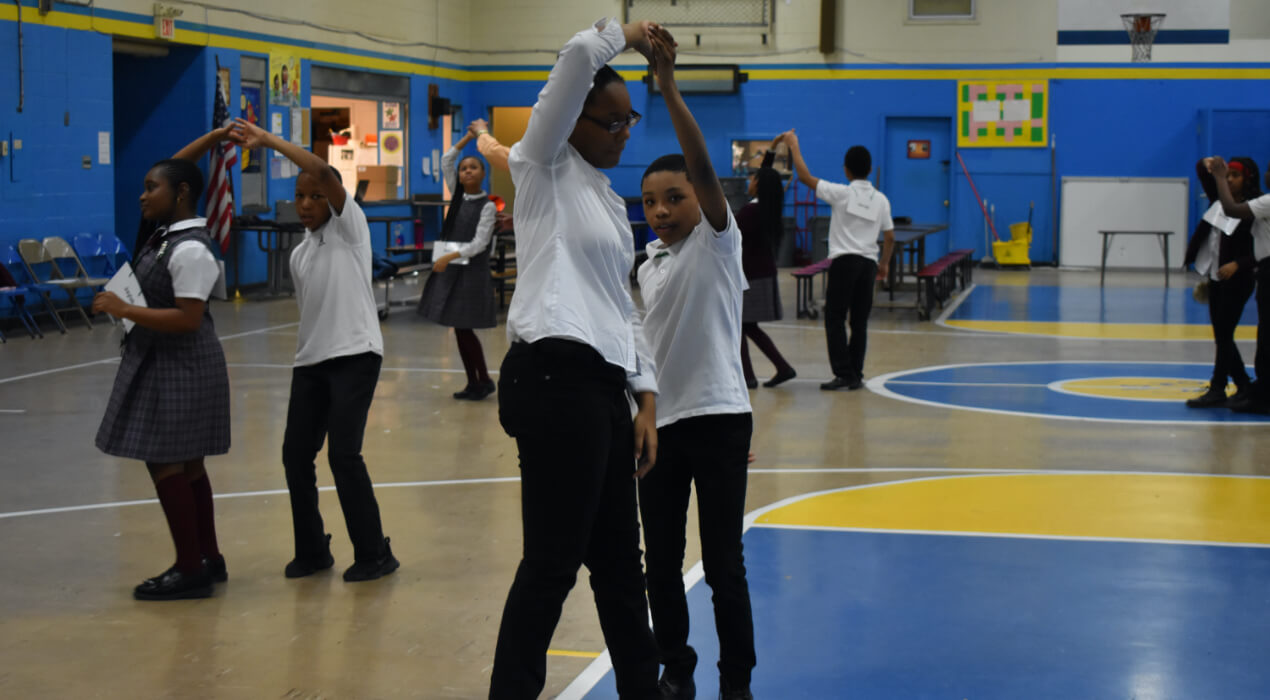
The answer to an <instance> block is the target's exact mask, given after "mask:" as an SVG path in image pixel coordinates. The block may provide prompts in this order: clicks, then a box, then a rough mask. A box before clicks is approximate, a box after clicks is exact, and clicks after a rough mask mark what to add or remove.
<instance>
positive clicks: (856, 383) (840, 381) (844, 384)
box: [820, 377, 864, 391]
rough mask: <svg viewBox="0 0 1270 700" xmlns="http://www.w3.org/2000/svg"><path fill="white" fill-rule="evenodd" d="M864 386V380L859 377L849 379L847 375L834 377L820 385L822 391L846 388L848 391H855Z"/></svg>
mask: <svg viewBox="0 0 1270 700" xmlns="http://www.w3.org/2000/svg"><path fill="white" fill-rule="evenodd" d="M863 386H864V382H862V381H860V380H859V379H847V378H846V377H834V378H833V379H830V380H829V381H827V382H825V383H824V384H821V385H820V389H821V390H822V391H837V390H839V389H846V390H847V391H855V390H856V389H859V388H861V387H863Z"/></svg>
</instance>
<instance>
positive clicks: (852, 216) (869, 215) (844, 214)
mask: <svg viewBox="0 0 1270 700" xmlns="http://www.w3.org/2000/svg"><path fill="white" fill-rule="evenodd" d="M780 141H784V142H785V143H787V144H788V145H789V152H790V155H792V156H793V159H794V168H795V170H797V171H798V179H799V180H801V181H802V183H803V184H804V185H807V186H808V187H810V188H812V189H813V190H815V191H816V196H817V197H819V198H821V199H823V200H825V201H826V202H828V203H829V204H830V206H832V207H833V210H832V213H831V214H830V216H829V257H830V258H832V259H833V263H832V264H831V265H830V267H829V285H828V289H827V290H826V291H825V339H826V340H827V341H828V344H829V365H830V366H831V367H832V368H833V379H831V380H829V381H828V382H825V383H824V384H821V385H820V388H821V389H824V390H826V391H835V390H837V389H841V388H844V387H845V388H846V389H848V390H855V389H859V388H860V387H862V386H864V351H865V348H866V347H867V346H868V343H869V313H870V312H871V311H872V310H873V283H874V281H875V280H876V279H877V276H878V273H879V272H880V273H881V274H882V275H883V276H885V275H886V273H887V266H888V263H889V262H890V260H891V249H892V248H893V247H894V245H895V224H894V223H893V222H892V221H891V202H890V200H888V199H887V198H886V195H884V194H882V193H881V192H879V191H877V190H876V189H874V188H873V184H872V183H870V182H869V180H868V177H869V171H870V170H872V169H873V157H872V156H871V155H869V149H867V148H865V147H864V146H852V147H851V148H849V149H847V155H846V157H845V158H844V159H843V164H842V165H843V170H844V171H845V172H846V175H847V181H848V182H849V183H850V184H847V185H841V184H838V183H836V182H829V181H827V180H821V179H820V178H818V177H816V176H814V175H812V174H811V171H809V170H808V169H807V163H806V162H804V161H803V154H802V151H801V149H799V147H798V136H797V135H796V134H795V133H794V130H793V129H790V130H789V131H786V132H785V133H783V134H781V135H780V136H778V137H777V140H776V141H774V142H773V144H772V145H773V146H775V145H776V143H779V142H780ZM879 234H882V235H883V236H884V240H883V243H882V257H881V260H880V261H879V259H878V235H879ZM848 319H850V322H851V340H850V342H848V341H847V329H846V327H845V324H846V322H847V321H848Z"/></svg>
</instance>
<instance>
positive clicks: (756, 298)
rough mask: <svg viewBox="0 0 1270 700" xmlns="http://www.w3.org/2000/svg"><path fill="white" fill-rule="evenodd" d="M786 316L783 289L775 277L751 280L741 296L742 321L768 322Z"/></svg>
mask: <svg viewBox="0 0 1270 700" xmlns="http://www.w3.org/2000/svg"><path fill="white" fill-rule="evenodd" d="M782 318H784V315H783V314H782V313H781V291H780V286H779V285H778V284H777V282H776V278H775V277H763V278H761V279H756V280H750V288H749V289H747V290H745V293H744V295H743V296H742V298H741V323H766V322H768V321H779V320H781V319H782Z"/></svg>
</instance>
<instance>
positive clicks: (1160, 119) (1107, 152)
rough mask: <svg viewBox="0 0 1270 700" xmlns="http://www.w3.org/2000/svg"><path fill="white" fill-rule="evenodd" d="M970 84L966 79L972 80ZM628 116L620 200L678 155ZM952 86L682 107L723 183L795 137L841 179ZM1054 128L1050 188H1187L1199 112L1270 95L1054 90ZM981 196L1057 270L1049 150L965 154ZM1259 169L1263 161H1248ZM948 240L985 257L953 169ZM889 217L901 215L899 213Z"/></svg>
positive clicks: (650, 103) (756, 89) (635, 95)
mask: <svg viewBox="0 0 1270 700" xmlns="http://www.w3.org/2000/svg"><path fill="white" fill-rule="evenodd" d="M967 77H973V76H972V75H971V74H970V73H968V76H967ZM473 87H474V90H476V91H477V95H476V101H477V102H478V103H483V105H486V106H488V105H497V106H517V105H531V104H533V101H534V100H535V99H536V96H537V91H538V89H539V88H540V87H541V86H540V85H538V84H525V83H519V82H483V83H474V84H473ZM628 87H629V88H630V91H631V102H632V105H633V107H634V108H635V109H636V110H637V111H639V112H641V113H643V114H644V119H643V121H641V122H640V124H639V125H638V126H636V127H635V129H634V130H633V132H632V136H631V141H630V142H629V143H628V144H627V147H626V152H625V155H624V156H623V159H622V165H620V166H619V167H617V168H615V169H613V170H612V171H611V172H610V173H609V175H610V177H611V178H612V180H613V184H614V187H615V188H616V189H617V191H618V192H619V193H620V194H622V195H624V196H635V195H637V194H638V191H639V176H640V175H641V174H642V173H643V170H644V168H645V167H646V166H647V165H648V163H650V162H651V161H652V160H653V159H654V158H656V157H657V156H659V155H662V154H664V153H667V152H670V151H676V150H678V146H677V142H676V140H675V137H674V130H673V128H672V127H671V125H670V121H669V119H668V117H667V116H666V113H665V107H664V104H663V103H662V101H661V99H660V98H658V97H652V96H649V95H648V93H647V90H646V88H645V87H644V86H643V85H642V84H640V83H637V82H633V81H632V82H631V83H629V85H628ZM955 93H956V82H955V81H951V80H840V81H819V80H816V81H799V80H791V81H755V82H750V83H746V84H744V85H742V87H741V92H740V93H739V94H737V95H725V96H690V97H689V98H688V103H689V106H690V107H691V108H692V110H693V113H694V115H695V116H696V118H697V121H698V122H699V123H700V124H702V125H703V129H704V130H705V132H706V138H707V141H708V142H709V146H710V152H711V156H712V158H713V159H714V161H715V164H716V167H717V168H718V169H719V170H720V171H721V172H725V171H726V169H727V166H726V164H727V163H729V162H730V150H729V149H730V144H731V141H732V140H733V139H739V138H769V137H771V136H773V135H775V134H776V133H778V132H780V131H783V130H785V129H789V128H797V130H798V133H799V139H800V142H801V143H802V146H803V152H804V156H805V157H806V160H807V163H808V167H809V168H810V169H811V170H812V172H813V173H814V174H816V175H817V176H819V177H824V178H828V179H833V180H841V179H842V178H843V174H842V154H843V152H844V151H845V150H846V148H847V147H848V146H850V145H853V144H861V145H864V146H865V147H867V148H869V149H870V150H871V151H873V154H874V162H875V163H879V162H883V154H882V152H881V149H882V148H883V142H884V138H885V123H886V118H887V117H888V116H904V117H919V116H931V117H949V118H952V117H955V116H956V115H955V110H956V94H955ZM1050 93H1051V100H1050V105H1051V106H1050V125H1051V127H1050V128H1051V134H1053V135H1054V136H1055V137H1056V141H1057V151H1056V166H1057V173H1056V177H1057V180H1058V182H1059V183H1061V179H1062V177H1063V176H1123V177H1188V176H1190V175H1192V174H1193V168H1194V163H1195V160H1196V158H1198V157H1199V156H1200V155H1201V154H1200V151H1201V150H1202V149H1201V148H1200V146H1199V145H1198V143H1197V130H1198V129H1199V128H1200V112H1201V110H1202V109H1205V108H1210V107H1214V106H1220V107H1222V108H1223V109H1225V110H1236V109H1238V110H1266V109H1270V85H1267V81H1259V80H1257V81H1249V80H1220V81H1199V80H1052V81H1050ZM1221 124H1222V133H1223V134H1224V136H1223V138H1224V139H1227V140H1234V141H1236V142H1247V143H1250V144H1252V145H1253V146H1255V145H1256V144H1259V143H1261V142H1263V141H1264V140H1265V136H1264V135H1263V134H1261V133H1260V132H1259V131H1258V129H1259V125H1260V124H1261V122H1260V121H1257V119H1248V120H1242V119H1239V118H1236V117H1232V116H1230V114H1229V113H1227V114H1226V115H1225V116H1224V121H1222V122H1221ZM960 152H961V155H962V158H963V159H964V160H965V163H966V167H967V169H968V170H969V172H970V175H971V177H972V178H973V179H974V183H975V186H976V187H977V188H978V190H979V194H980V195H981V196H982V197H983V198H985V199H987V200H989V201H990V202H991V203H993V204H995V205H996V224H997V230H998V232H999V233H1000V234H1001V235H1002V237H1006V236H1007V235H1008V234H1007V230H1008V227H1009V224H1010V223H1013V222H1018V221H1024V220H1026V219H1027V215H1028V204H1029V202H1033V203H1035V210H1034V212H1033V228H1034V230H1035V238H1034V240H1033V244H1032V257H1033V260H1034V261H1037V262H1046V261H1055V260H1057V257H1058V246H1057V235H1056V233H1055V232H1054V230H1053V226H1052V223H1051V222H1052V212H1053V208H1054V206H1055V202H1054V201H1053V200H1054V197H1053V196H1052V195H1051V177H1050V174H1051V168H1050V151H1049V149H1047V148H1021V149H1004V148H998V149H963V150H961V151H960ZM1253 157H1254V159H1257V160H1258V161H1259V163H1260V164H1263V166H1264V163H1265V162H1266V160H1267V159H1270V151H1267V152H1265V153H1260V154H1257V153H1254V154H1253ZM952 170H953V172H952V175H953V180H952V183H951V212H950V231H949V233H948V234H946V235H941V236H936V237H934V238H933V239H932V240H931V241H930V248H929V249H928V255H939V254H942V253H943V252H945V251H946V250H947V249H949V248H950V247H951V248H974V249H975V250H976V254H977V256H981V255H983V254H984V252H985V250H986V243H985V238H984V222H983V215H982V214H981V213H980V208H979V205H978V203H977V202H976V200H975V197H974V195H973V194H972V192H971V188H970V185H969V184H968V182H967V180H966V178H965V176H964V175H963V174H962V172H961V167H960V165H959V164H957V162H956V159H955V157H954V159H953V163H952ZM895 213H896V214H897V215H900V214H903V212H899V211H896V212H895Z"/></svg>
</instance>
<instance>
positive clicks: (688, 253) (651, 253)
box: [639, 31, 755, 698]
mask: <svg viewBox="0 0 1270 700" xmlns="http://www.w3.org/2000/svg"><path fill="white" fill-rule="evenodd" d="M652 44H653V54H654V64H655V72H656V76H657V82H658V84H659V86H660V88H661V92H662V95H663V97H665V100H666V108H667V110H668V111H669V112H670V120H671V123H673V124H674V127H675V133H676V135H677V136H678V137H679V144H680V147H681V148H683V155H680V154H677V153H676V154H673V155H668V156H662V157H661V158H658V159H657V160H655V161H653V163H652V165H650V166H648V170H647V171H645V173H644V178H643V181H642V185H641V188H640V189H641V191H642V193H643V199H644V214H645V216H646V217H647V219H648V223H649V225H650V226H651V227H652V229H653V232H654V233H656V234H657V239H658V240H655V241H653V242H652V243H649V244H648V248H647V251H648V260H647V261H646V262H645V263H644V264H643V265H641V266H640V268H639V286H640V292H641V294H642V295H643V299H644V307H645V309H646V312H645V315H644V332H645V334H646V335H647V337H648V344H649V347H650V349H651V350H652V353H653V358H654V365H655V366H656V368H657V385H658V387H660V389H661V393H660V394H659V395H658V397H657V431H658V436H659V441H658V461H657V468H656V469H653V470H652V471H651V472H649V473H648V474H647V475H646V476H645V477H644V478H643V479H642V480H641V481H640V483H639V506H640V515H641V516H642V517H641V520H642V521H643V525H644V546H645V549H646V552H645V564H646V570H647V581H648V603H649V608H650V610H651V612H652V618H653V635H654V636H655V637H656V639H657V647H658V652H659V654H660V656H661V662H662V663H663V664H664V665H665V667H666V668H665V672H664V673H663V675H662V679H661V686H662V693H663V697H668V698H692V697H695V692H696V684H695V682H694V680H693V670H694V669H695V668H696V664H697V654H696V652H695V651H694V650H693V648H692V647H691V646H689V645H688V607H687V601H686V598H685V595H684V585H683V559H684V546H685V541H684V530H685V527H686V524H687V515H688V497H689V493H690V491H691V489H692V485H693V483H694V482H695V483H696V487H697V505H698V511H699V513H700V523H701V553H702V560H703V564H704V567H705V578H706V583H707V584H708V585H709V586H710V588H711V590H712V591H713V592H714V605H715V624H716V628H717V630H718V634H719V677H720V678H719V682H720V689H721V693H720V696H721V697H724V698H751V697H752V696H751V695H750V690H749V688H750V673H751V670H752V669H753V668H754V664H755V657H754V623H753V616H752V613H751V608H750V593H749V585H748V583H747V582H746V579H745V559H744V556H743V554H742V551H741V529H742V518H743V516H744V514H745V486H746V470H747V464H748V456H749V447H750V435H751V433H752V431H753V421H752V419H751V415H750V399H749V391H748V389H747V388H746V385H745V374H744V371H743V370H742V368H741V353H740V347H741V297H742V292H743V291H744V290H745V288H746V281H745V271H744V270H743V269H742V267H741V234H740V230H739V229H738V228H737V224H736V220H735V219H734V218H732V212H731V211H729V210H728V203H727V200H726V199H725V198H724V195H723V187H722V186H721V185H720V184H719V178H718V177H717V176H716V175H715V171H714V168H713V166H712V165H711V164H710V158H709V155H708V154H707V151H706V143H705V138H704V137H703V136H702V135H701V130H700V129H699V128H698V127H697V123H696V121H695V120H694V119H693V117H692V114H691V113H690V112H689V111H688V107H687V105H686V104H685V103H684V100H683V97H682V96H681V95H680V94H679V90H678V88H677V87H676V85H675V78H674V49H673V46H674V44H673V39H670V38H669V35H668V34H666V33H665V32H664V31H656V32H654V34H653V40H652Z"/></svg>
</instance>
